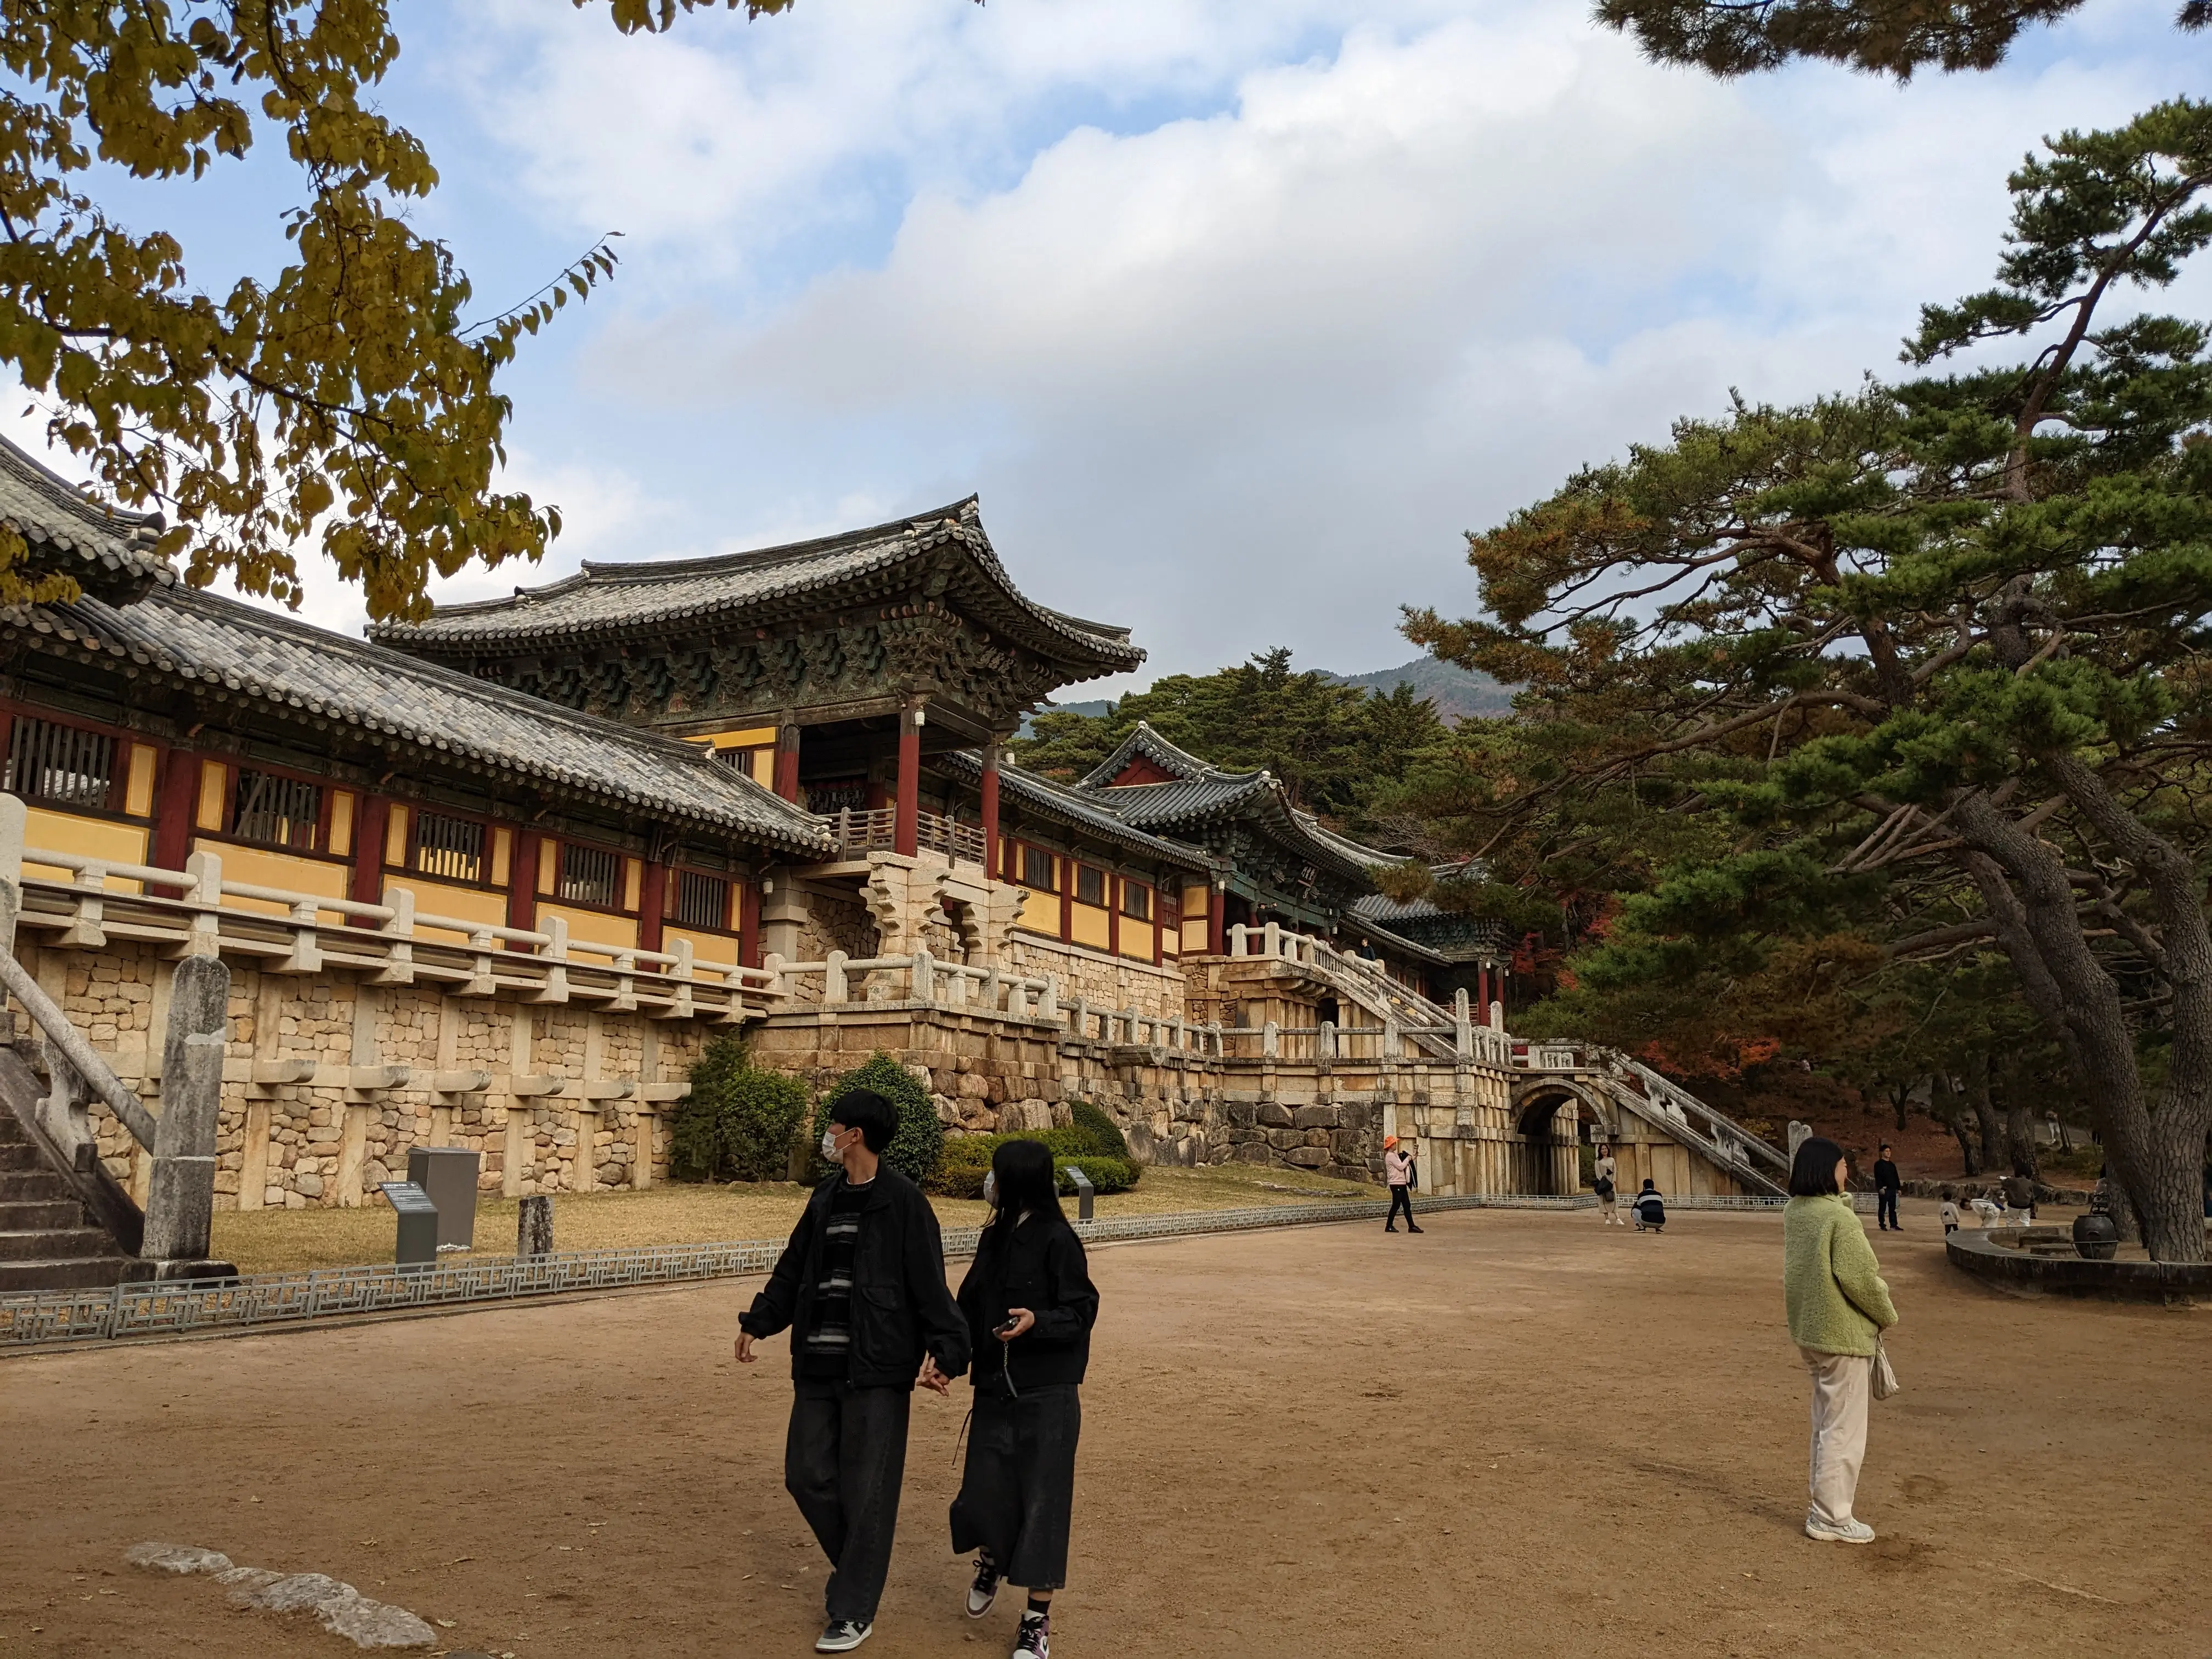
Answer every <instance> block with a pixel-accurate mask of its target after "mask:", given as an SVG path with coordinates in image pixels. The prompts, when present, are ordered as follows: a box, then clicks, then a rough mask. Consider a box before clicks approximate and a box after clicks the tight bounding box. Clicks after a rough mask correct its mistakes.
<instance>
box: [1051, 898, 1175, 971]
mask: <svg viewBox="0 0 2212 1659" xmlns="http://www.w3.org/2000/svg"><path fill="white" fill-rule="evenodd" d="M1109 920H1110V918H1109V916H1108V915H1107V914H1106V908H1105V906H1103V905H1101V904H1078V905H1077V906H1076V907H1075V926H1074V927H1073V928H1072V929H1071V930H1070V931H1071V932H1072V933H1073V935H1074V938H1075V942H1076V943H1077V944H1078V945H1089V946H1090V947H1091V949H1092V950H1094V951H1103V950H1104V949H1106V948H1107V941H1108V940H1109V939H1111V938H1112V937H1113V935H1112V934H1111V933H1109V931H1108V924H1109ZM1054 931H1055V932H1057V931H1058V930H1057V929H1055V930H1054ZM1145 956H1146V959H1147V960H1150V958H1151V957H1152V949H1151V947H1150V946H1149V945H1148V946H1146V950H1145Z"/></svg>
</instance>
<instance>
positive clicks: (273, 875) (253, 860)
mask: <svg viewBox="0 0 2212 1659" xmlns="http://www.w3.org/2000/svg"><path fill="white" fill-rule="evenodd" d="M192 850H193V851H195V852H199V853H212V854H215V855H216V857H217V858H219V859H221V860H222V878H223V879H224V880H225V881H242V882H245V883H246V884H248V885H250V886H254V887H281V888H283V889H285V890H288V891H290V892H295V893H313V895H315V896H316V897H318V898H343V897H344V896H346V884H347V879H348V878H349V877H350V876H351V875H352V873H353V872H352V871H350V870H349V869H348V868H347V866H344V865H343V864H327V863H325V862H324V861H323V860H320V859H303V858H301V857H299V856H298V855H297V854H291V853H271V852H267V851H264V849H262V848H258V847H239V846H235V845H234V844H233V843H231V842H222V841H205V840H201V841H195V842H193V843H192ZM223 902H224V903H225V904H227V905H236V906H237V907H238V908H240V909H244V910H264V911H266V912H268V913H269V914H270V915H278V916H282V915H289V914H290V912H289V909H288V908H287V907H286V906H284V905H282V904H279V903H277V902H276V900H274V899H249V898H232V897H229V896H225V897H224V899H223Z"/></svg>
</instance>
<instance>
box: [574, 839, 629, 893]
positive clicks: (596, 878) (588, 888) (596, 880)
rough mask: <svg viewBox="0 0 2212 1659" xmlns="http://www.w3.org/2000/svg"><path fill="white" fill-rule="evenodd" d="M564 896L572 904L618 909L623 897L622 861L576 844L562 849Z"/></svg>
mask: <svg viewBox="0 0 2212 1659" xmlns="http://www.w3.org/2000/svg"><path fill="white" fill-rule="evenodd" d="M560 896H561V897H562V899H564V900H566V901H567V902H568V903H571V904H596V905H598V906H599V908H602V909H606V910H611V909H614V908H616V907H617V904H618V903H619V902H620V900H621V896H622V858H621V855H620V854H615V853H607V852H602V851H601V850H600V849H599V848H596V847H579V846H577V845H576V844H575V843H574V842H569V843H568V845H566V846H564V847H563V848H562V849H561V888H560Z"/></svg>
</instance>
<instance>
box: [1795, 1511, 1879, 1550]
mask: <svg viewBox="0 0 2212 1659" xmlns="http://www.w3.org/2000/svg"><path fill="white" fill-rule="evenodd" d="M1805 1536H1806V1537H1808V1538H1817V1539H1819V1540H1820V1541H1821V1542H1823V1543H1826V1544H1871V1543H1873V1542H1874V1528H1872V1527H1869V1525H1867V1523H1866V1522H1863V1521H1858V1520H1851V1521H1840V1522H1828V1521H1816V1520H1814V1518H1813V1517H1812V1516H1809V1515H1808V1516H1806V1517H1805Z"/></svg>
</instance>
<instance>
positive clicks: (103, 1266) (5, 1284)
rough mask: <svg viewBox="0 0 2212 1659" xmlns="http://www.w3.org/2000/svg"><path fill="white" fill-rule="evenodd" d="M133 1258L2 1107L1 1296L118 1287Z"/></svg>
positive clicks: (0, 1191) (0, 1110) (0, 1136)
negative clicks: (117, 1283)
mask: <svg viewBox="0 0 2212 1659" xmlns="http://www.w3.org/2000/svg"><path fill="white" fill-rule="evenodd" d="M130 1260H131V1259H130V1258H129V1257H128V1256H126V1255H124V1254H123V1252H122V1250H121V1249H119V1248H118V1246H117V1244H116V1243H115V1241H114V1240H113V1239H112V1238H111V1237H108V1235H107V1231H106V1229H105V1228H102V1227H99V1226H95V1225H94V1224H93V1221H92V1218H90V1217H89V1216H88V1215H87V1214H86V1212H85V1208H84V1206H83V1205H82V1203H80V1202H79V1201H78V1200H77V1199H76V1195H75V1194H73V1193H72V1192H71V1191H70V1185H69V1182H67V1181H65V1180H64V1179H63V1178H62V1176H59V1175H58V1174H57V1173H55V1171H54V1170H53V1169H52V1167H51V1166H50V1165H49V1164H47V1163H46V1155H45V1154H44V1153H43V1152H40V1149H39V1147H38V1146H37V1145H36V1143H34V1142H33V1140H32V1139H31V1137H30V1135H29V1134H28V1133H27V1132H26V1131H25V1130H24V1128H23V1126H22V1125H21V1123H19V1122H17V1121H15V1114H14V1113H13V1112H10V1111H9V1110H8V1109H6V1108H5V1107H4V1106H0V1295H6V1294H7V1293H9V1291H74V1290H91V1289H94V1288H97V1287H100V1286H104V1285H112V1284H114V1283H115V1282H116V1281H117V1280H118V1279H120V1278H121V1277H122V1276H123V1270H124V1268H125V1266H127V1265H128V1264H129V1262H130Z"/></svg>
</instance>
